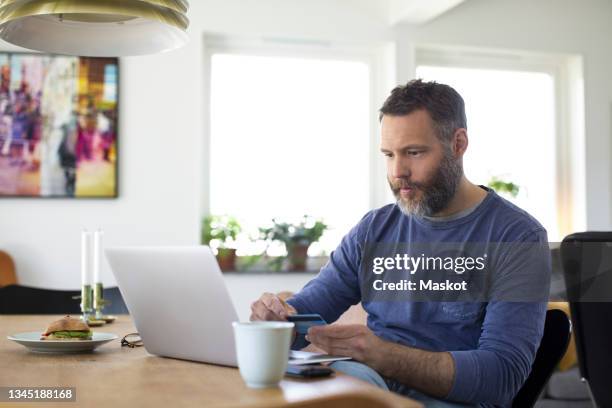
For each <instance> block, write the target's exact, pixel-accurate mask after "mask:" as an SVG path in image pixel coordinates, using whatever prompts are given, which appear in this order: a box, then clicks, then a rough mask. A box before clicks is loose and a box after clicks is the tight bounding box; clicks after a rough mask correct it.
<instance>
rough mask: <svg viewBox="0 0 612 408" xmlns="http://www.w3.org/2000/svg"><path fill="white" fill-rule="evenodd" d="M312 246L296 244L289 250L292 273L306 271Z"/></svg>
mask: <svg viewBox="0 0 612 408" xmlns="http://www.w3.org/2000/svg"><path fill="white" fill-rule="evenodd" d="M309 246H310V245H303V244H295V245H293V246H291V247H290V249H289V251H288V252H289V270H290V271H292V272H296V271H305V270H306V260H307V259H308V247H309Z"/></svg>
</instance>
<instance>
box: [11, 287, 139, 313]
mask: <svg viewBox="0 0 612 408" xmlns="http://www.w3.org/2000/svg"><path fill="white" fill-rule="evenodd" d="M80 295H81V291H77V290H52V289H40V288H33V287H29V286H21V285H9V286H4V287H2V288H0V314H80V313H81V307H80V300H79V299H74V297H76V296H80ZM103 296H104V299H105V300H108V301H110V303H109V304H108V305H107V306H105V307H104V313H105V314H124V313H128V310H127V307H126V306H125V303H124V301H123V298H122V297H121V293H120V292H119V288H117V287H113V288H107V289H104V292H103Z"/></svg>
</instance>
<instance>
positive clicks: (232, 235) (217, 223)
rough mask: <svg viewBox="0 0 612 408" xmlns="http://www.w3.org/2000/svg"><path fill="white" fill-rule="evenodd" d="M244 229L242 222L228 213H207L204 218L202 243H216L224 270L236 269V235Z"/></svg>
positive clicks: (218, 257)
mask: <svg viewBox="0 0 612 408" xmlns="http://www.w3.org/2000/svg"><path fill="white" fill-rule="evenodd" d="M241 231H242V227H241V226H240V223H238V221H237V220H236V219H235V218H234V217H230V216H227V215H207V216H206V217H204V219H203V220H202V244H204V245H209V246H211V243H212V245H214V246H215V247H216V249H217V260H218V261H219V267H220V268H221V270H222V271H233V270H235V269H236V248H235V244H236V237H237V236H238V234H239V233H240V232H241Z"/></svg>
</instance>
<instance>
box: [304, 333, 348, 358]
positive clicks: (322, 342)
mask: <svg viewBox="0 0 612 408" xmlns="http://www.w3.org/2000/svg"><path fill="white" fill-rule="evenodd" d="M310 341H311V342H312V344H314V345H315V346H317V347H318V348H320V349H321V350H323V351H325V352H326V353H327V354H333V355H337V356H347V357H353V352H352V348H351V347H350V344H348V343H347V342H346V341H345V340H333V339H330V338H326V337H317V338H311V339H310Z"/></svg>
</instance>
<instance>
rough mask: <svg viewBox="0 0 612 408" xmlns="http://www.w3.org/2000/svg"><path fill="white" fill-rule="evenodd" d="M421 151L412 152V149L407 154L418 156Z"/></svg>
mask: <svg viewBox="0 0 612 408" xmlns="http://www.w3.org/2000/svg"><path fill="white" fill-rule="evenodd" d="M421 153H423V152H414V151H413V152H408V155H409V156H420V155H421Z"/></svg>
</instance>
